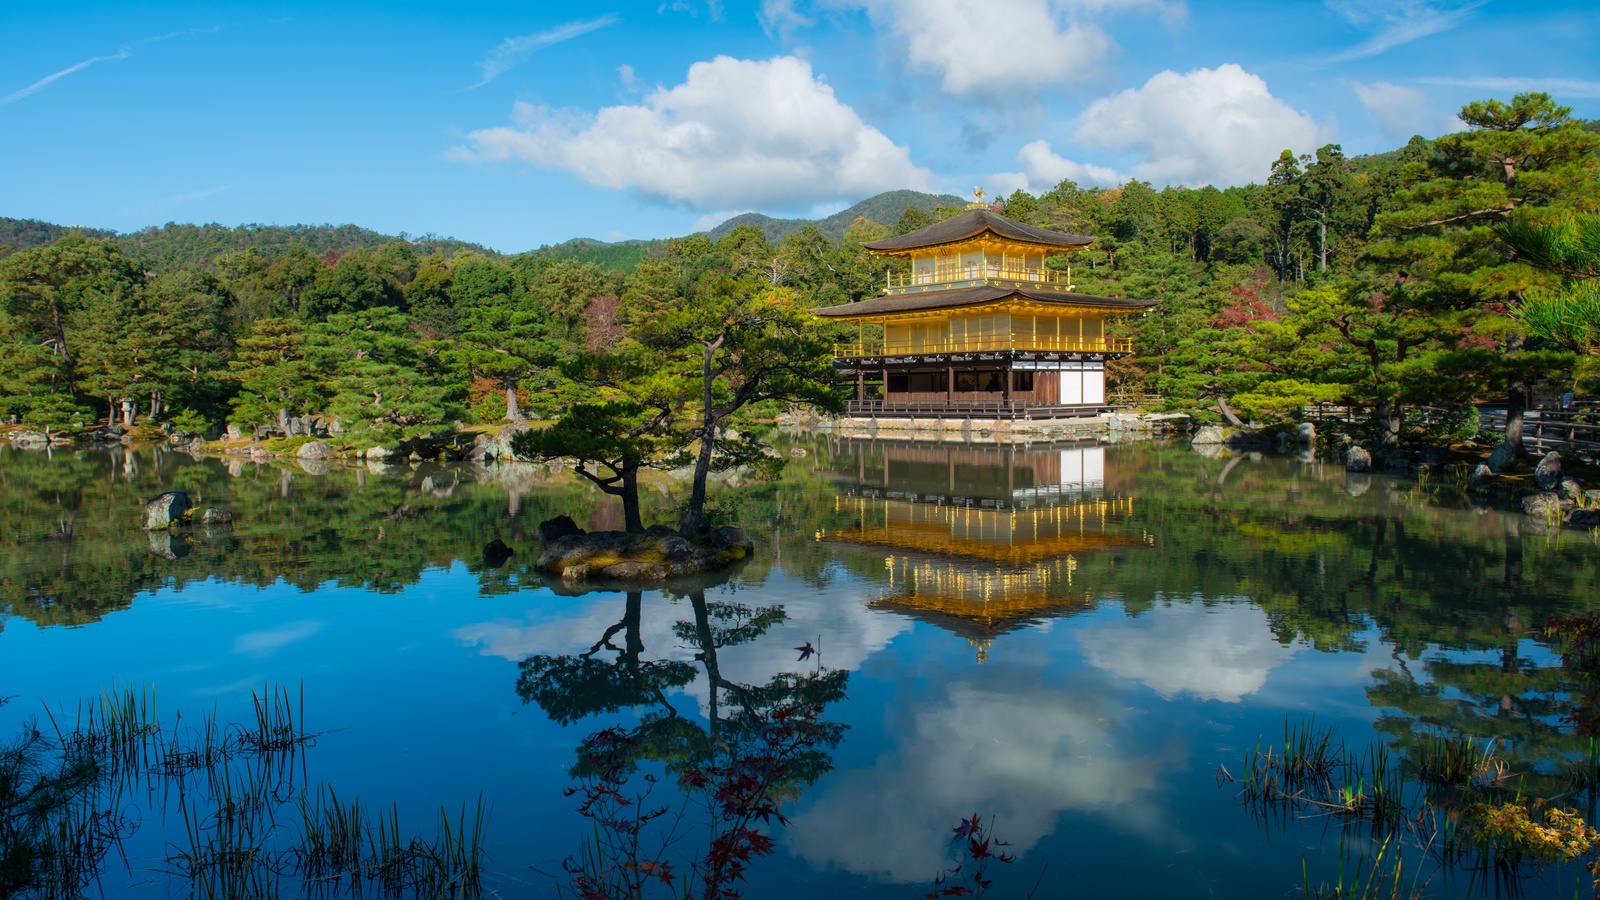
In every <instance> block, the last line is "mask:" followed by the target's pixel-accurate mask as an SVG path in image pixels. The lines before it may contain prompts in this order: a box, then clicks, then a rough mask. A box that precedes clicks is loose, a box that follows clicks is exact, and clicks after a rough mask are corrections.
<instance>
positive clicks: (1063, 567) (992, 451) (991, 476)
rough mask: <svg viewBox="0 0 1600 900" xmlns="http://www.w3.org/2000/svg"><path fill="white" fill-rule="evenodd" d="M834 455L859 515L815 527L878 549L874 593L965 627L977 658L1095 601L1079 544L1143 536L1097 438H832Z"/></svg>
mask: <svg viewBox="0 0 1600 900" xmlns="http://www.w3.org/2000/svg"><path fill="white" fill-rule="evenodd" d="M830 458H831V464H830V469H831V475H832V477H833V479H834V481H835V483H836V484H837V485H838V486H839V488H840V495H839V496H838V498H837V499H836V500H835V504H836V506H837V507H838V509H839V511H840V512H846V513H849V514H851V518H853V519H854V520H855V523H854V525H852V526H850V527H845V528H838V529H834V530H832V531H829V532H826V533H819V534H818V535H817V536H816V539H817V540H818V541H822V542H825V543H828V544H832V545H834V546H842V547H849V548H852V549H856V550H863V551H866V552H869V553H882V554H883V557H884V567H885V568H886V569H887V570H888V582H887V584H886V585H885V587H884V589H883V591H882V592H881V593H880V595H879V596H878V597H877V598H876V599H875V600H873V601H871V603H870V605H871V606H872V607H873V608H874V609H885V610H892V611H894V612H898V613H902V614H904V615H908V616H911V617H913V618H915V619H918V620H920V621H924V622H928V623H930V624H933V625H936V626H938V627H940V628H943V629H945V630H947V631H951V632H953V633H955V634H958V635H961V636H962V637H965V638H966V639H967V640H968V641H969V642H971V643H972V645H973V646H974V647H976V648H977V652H978V659H979V660H980V661H982V660H984V659H986V658H987V656H988V651H989V646H990V645H991V644H992V643H993V641H994V639H995V638H996V637H997V636H999V635H1001V634H1005V633H1007V632H1010V631H1014V630H1016V629H1019V628H1023V627H1025V626H1027V625H1029V624H1031V623H1035V622H1038V621H1040V620H1043V619H1049V618H1055V617H1060V616H1067V615H1073V614H1075V613H1078V612H1081V611H1083V610H1086V609H1089V608H1091V607H1092V606H1093V602H1092V599H1093V598H1092V591H1093V585H1088V584H1084V583H1082V581H1081V580H1077V581H1075V575H1076V573H1077V570H1078V563H1079V559H1080V558H1082V557H1083V556H1084V555H1086V554H1092V553H1101V552H1105V551H1108V550H1113V549H1118V548H1127V547H1138V546H1143V545H1144V544H1145V543H1146V540H1145V538H1144V536H1143V535H1142V534H1139V533H1129V532H1128V531H1126V530H1125V529H1124V528H1123V527H1122V523H1123V522H1125V521H1126V520H1127V519H1128V517H1129V516H1130V514H1131V513H1132V512H1133V502H1134V501H1133V498H1132V497H1129V496H1126V495H1124V494H1123V493H1122V492H1121V491H1119V490H1117V489H1116V488H1115V486H1112V487H1108V486H1107V482H1106V471H1105V448H1104V447H1100V446H1082V445H1033V446H1029V447H1021V446H985V445H974V444H956V443H911V442H900V441H870V440H856V439H850V438H839V439H835V440H834V445H833V448H832V452H831V454H830Z"/></svg>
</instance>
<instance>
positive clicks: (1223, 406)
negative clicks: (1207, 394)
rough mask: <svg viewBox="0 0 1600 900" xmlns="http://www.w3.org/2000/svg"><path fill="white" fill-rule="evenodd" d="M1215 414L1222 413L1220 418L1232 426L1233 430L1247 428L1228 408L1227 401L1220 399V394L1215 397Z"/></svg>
mask: <svg viewBox="0 0 1600 900" xmlns="http://www.w3.org/2000/svg"><path fill="white" fill-rule="evenodd" d="M1217 412H1220V413H1222V418H1223V419H1224V420H1226V421H1227V423H1228V424H1229V425H1232V426H1233V427H1235V428H1248V427H1249V426H1248V425H1246V424H1244V423H1243V422H1241V421H1239V417H1238V416H1236V415H1234V414H1233V410H1231V409H1229V408H1228V401H1226V400H1224V399H1222V395H1221V394H1218V395H1217Z"/></svg>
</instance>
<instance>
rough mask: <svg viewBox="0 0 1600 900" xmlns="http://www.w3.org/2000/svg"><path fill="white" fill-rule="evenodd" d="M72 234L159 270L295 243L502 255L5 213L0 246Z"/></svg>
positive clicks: (463, 247)
mask: <svg viewBox="0 0 1600 900" xmlns="http://www.w3.org/2000/svg"><path fill="white" fill-rule="evenodd" d="M72 233H78V234H83V235H86V236H88V237H91V238H98V239H101V240H106V239H110V240H114V241H116V242H117V246H118V248H120V249H121V250H122V252H123V253H125V254H127V255H128V256H132V257H137V258H139V259H140V260H142V261H143V263H144V265H146V266H148V267H150V268H151V269H153V270H156V271H164V270H168V269H179V268H185V267H190V266H206V265H210V264H211V263H213V262H215V260H216V258H217V257H218V256H220V255H221V254H224V253H233V252H237V251H241V250H254V251H256V252H257V253H260V254H261V255H262V256H264V257H267V258H268V259H271V258H272V257H274V256H276V255H278V254H279V253H282V252H283V251H285V250H287V249H289V248H290V247H304V248H305V249H307V250H309V251H311V252H312V253H313V254H315V255H317V256H321V255H322V254H324V253H327V252H328V251H330V250H331V251H333V252H335V253H339V254H341V255H342V254H345V253H348V252H350V251H351V250H376V249H378V248H380V247H382V246H384V245H386V244H390V243H393V242H395V241H404V242H405V243H408V244H410V245H411V248H412V249H413V250H415V251H416V252H417V253H418V254H419V255H422V256H428V255H431V254H434V253H441V254H444V255H445V256H454V255H455V254H457V253H464V252H470V253H481V254H483V255H484V256H499V255H500V254H499V253H497V252H495V251H493V250H490V249H489V248H487V247H484V246H481V245H478V244H469V243H466V242H465V241H457V240H454V239H451V238H440V237H435V236H434V235H431V234H429V235H423V236H422V237H418V238H414V237H410V236H408V235H404V234H402V235H400V236H398V237H396V236H392V235H387V234H383V233H381V232H377V231H372V230H371V229H367V228H360V227H357V226H355V225H240V226H239V227H238V228H229V227H228V226H226V225H217V224H210V225H179V224H177V223H175V222H168V223H167V224H165V225H160V226H151V227H149V228H146V229H144V230H143V231H134V232H130V233H128V234H117V233H116V232H115V231H111V230H108V229H103V228H72V227H66V226H62V225H53V224H51V223H49V222H40V221H37V220H34V219H8V218H4V217H0V248H10V249H15V250H26V249H28V248H30V247H42V246H44V245H46V244H51V243H54V242H55V241H57V240H59V239H61V238H62V237H64V236H66V235H68V234H72ZM0 255H3V254H0Z"/></svg>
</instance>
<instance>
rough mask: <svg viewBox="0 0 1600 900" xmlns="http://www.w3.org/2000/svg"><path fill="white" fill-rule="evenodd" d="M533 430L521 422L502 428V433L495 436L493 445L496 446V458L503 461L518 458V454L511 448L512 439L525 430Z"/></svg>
mask: <svg viewBox="0 0 1600 900" xmlns="http://www.w3.org/2000/svg"><path fill="white" fill-rule="evenodd" d="M531 430H532V429H530V428H529V427H528V426H526V425H524V424H522V423H521V422H513V423H512V424H510V425H507V426H506V427H504V428H502V429H500V433H499V434H497V435H495V436H494V440H493V442H492V446H493V447H494V458H495V459H497V460H501V461H505V460H510V459H516V458H517V454H516V453H515V452H514V451H513V450H512V448H511V439H512V438H514V437H516V436H517V435H519V434H522V433H523V432H525V431H531Z"/></svg>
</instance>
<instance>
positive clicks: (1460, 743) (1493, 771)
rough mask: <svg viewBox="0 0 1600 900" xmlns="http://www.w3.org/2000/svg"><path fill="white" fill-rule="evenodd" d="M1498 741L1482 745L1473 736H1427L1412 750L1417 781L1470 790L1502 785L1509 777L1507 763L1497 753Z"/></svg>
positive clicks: (1427, 734)
mask: <svg viewBox="0 0 1600 900" xmlns="http://www.w3.org/2000/svg"><path fill="white" fill-rule="evenodd" d="M1495 744H1496V741H1495V740H1493V739H1487V740H1485V741H1483V743H1482V744H1481V745H1480V744H1478V743H1477V742H1475V741H1474V740H1473V738H1472V736H1471V735H1448V734H1441V733H1438V732H1427V733H1424V734H1423V735H1422V738H1421V740H1420V741H1418V742H1417V744H1416V745H1415V746H1414V747H1413V748H1412V754H1411V756H1410V761H1411V763H1412V765H1413V767H1414V768H1415V771H1416V774H1417V777H1418V778H1419V779H1420V780H1422V781H1425V782H1429V783H1432V784H1438V785H1447V786H1450V787H1469V786H1473V785H1487V784H1492V783H1495V782H1499V781H1500V780H1502V779H1503V778H1505V776H1506V762H1505V760H1503V759H1501V758H1500V757H1498V756H1496V755H1495V753H1494V746H1495Z"/></svg>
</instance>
